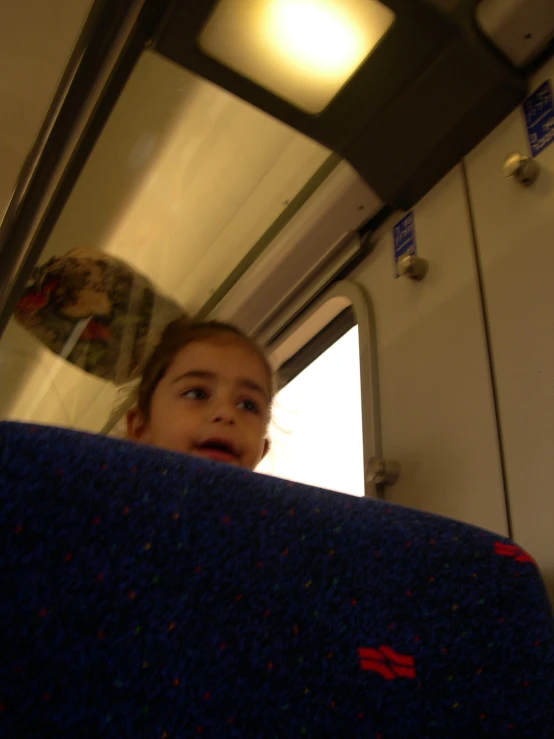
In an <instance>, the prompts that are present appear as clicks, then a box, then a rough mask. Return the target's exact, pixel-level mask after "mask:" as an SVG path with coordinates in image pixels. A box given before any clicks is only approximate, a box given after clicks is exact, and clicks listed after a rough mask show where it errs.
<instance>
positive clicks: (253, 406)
mask: <svg viewBox="0 0 554 739" xmlns="http://www.w3.org/2000/svg"><path fill="white" fill-rule="evenodd" d="M238 407H239V408H244V410H245V411H248V412H249V413H256V414H259V413H260V406H259V405H258V403H256V401H255V400H241V401H240V402H239V403H238Z"/></svg>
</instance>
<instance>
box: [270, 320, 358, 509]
mask: <svg viewBox="0 0 554 739" xmlns="http://www.w3.org/2000/svg"><path fill="white" fill-rule="evenodd" d="M270 436H271V442H272V447H271V450H270V451H269V453H268V455H267V457H266V458H265V459H264V460H262V462H261V464H260V465H259V466H258V470H257V471H258V472H263V473H265V474H269V475H275V476H277V477H283V478H285V479H287V480H294V481H295V482H303V483H307V484H308V485H314V486H317V487H322V488H327V489H330V490H336V491H338V492H341V493H350V494H351V495H359V496H362V495H364V463H363V437H362V406H361V391H360V358H359V348H358V328H357V326H355V327H354V328H352V329H351V330H350V331H348V333H346V334H345V335H344V336H343V337H342V338H341V339H339V340H338V341H337V342H336V343H335V344H333V345H332V346H331V347H330V348H329V349H328V350H327V351H326V352H324V353H323V354H322V355H321V356H320V357H318V358H317V359H316V360H315V362H313V363H312V364H310V365H309V366H308V367H307V368H306V369H305V370H304V371H303V372H301V373H300V374H299V375H298V376H297V377H296V378H295V379H294V380H292V382H290V383H289V384H288V385H287V386H286V387H284V388H283V390H281V391H280V392H279V394H278V395H277V398H276V401H275V409H274V419H273V423H272V424H271V429H270Z"/></svg>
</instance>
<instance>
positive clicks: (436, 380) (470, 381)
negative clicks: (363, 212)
mask: <svg viewBox="0 0 554 739" xmlns="http://www.w3.org/2000/svg"><path fill="white" fill-rule="evenodd" d="M414 214H415V231H416V240H417V245H418V252H419V254H420V255H421V256H422V257H424V258H426V259H427V260H429V263H430V270H429V274H428V275H427V277H426V278H425V280H423V282H420V283H414V282H412V281H410V280H409V279H407V278H405V277H404V278H399V279H395V277H394V265H393V238H392V229H393V226H394V225H395V224H396V222H397V221H398V220H399V219H400V217H401V215H400V214H397V215H396V216H395V217H394V218H392V219H391V220H390V221H389V222H388V223H386V224H385V225H384V226H383V228H382V229H381V231H380V233H379V235H378V238H377V239H376V248H375V250H374V252H373V254H372V255H370V257H369V258H368V259H367V260H366V262H365V263H364V264H363V265H361V266H360V267H359V268H358V269H357V271H356V272H355V274H354V275H353V279H354V280H355V281H356V282H358V283H359V284H361V285H362V287H364V288H365V289H366V290H367V292H368V293H369V295H370V297H371V300H372V302H373V305H374V309H375V318H376V327H377V341H378V358H379V382H380V399H381V414H382V431H383V449H384V453H385V456H386V457H387V458H390V459H392V460H395V461H398V462H400V463H401V464H402V473H401V477H400V480H399V481H398V482H397V484H396V485H395V486H394V487H391V488H389V489H388V490H387V498H388V499H389V500H391V501H394V502H397V503H401V504H404V505H408V506H413V507H416V508H421V509H424V510H428V511H433V512H435V513H439V514H442V515H445V516H451V517H453V518H456V519H460V520H462V521H467V522H469V523H473V524H476V525H478V526H483V527H485V528H488V529H491V530H493V531H497V532H499V533H501V534H506V533H507V519H506V508H505V500H504V491H503V485H502V475H501V465H500V455H499V446H498V439H497V430H496V422H495V414H494V404H493V394H492V387H491V378H490V373H489V363H488V356H487V347H486V340H485V329H484V323H483V315H482V311H481V303H480V295H479V290H478V282H477V273H476V261H475V255H474V249H473V243H472V236H471V228H470V220H469V215H468V209H467V205H466V199H465V194H464V187H463V179H462V172H461V168H460V167H457V168H456V169H454V170H453V171H452V172H450V174H448V175H447V176H446V177H445V178H444V179H443V180H442V181H441V182H440V183H439V184H438V185H437V186H436V187H435V188H434V189H433V190H432V191H431V192H430V193H429V194H428V195H427V196H426V197H425V198H424V199H423V200H422V201H421V202H420V203H419V204H418V205H417V206H416V208H415V209H414Z"/></svg>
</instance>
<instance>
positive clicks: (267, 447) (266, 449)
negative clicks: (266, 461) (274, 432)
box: [260, 439, 271, 462]
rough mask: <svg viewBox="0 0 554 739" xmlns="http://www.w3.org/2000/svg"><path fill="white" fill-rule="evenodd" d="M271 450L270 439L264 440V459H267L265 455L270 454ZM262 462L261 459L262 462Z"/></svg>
mask: <svg viewBox="0 0 554 739" xmlns="http://www.w3.org/2000/svg"><path fill="white" fill-rule="evenodd" d="M270 449H271V441H270V440H269V439H264V450H263V452H262V459H263V458H264V457H265V455H266V454H267V453H268V451H269V450H270ZM261 461H262V460H261V459H260V462H261Z"/></svg>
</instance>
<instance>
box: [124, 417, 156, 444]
mask: <svg viewBox="0 0 554 739" xmlns="http://www.w3.org/2000/svg"><path fill="white" fill-rule="evenodd" d="M127 438H128V439H130V440H131V441H138V442H141V443H143V444H148V442H149V438H150V430H149V427H148V423H147V422H146V420H145V418H144V416H143V415H142V413H141V411H140V410H139V409H138V408H131V410H130V411H127Z"/></svg>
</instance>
